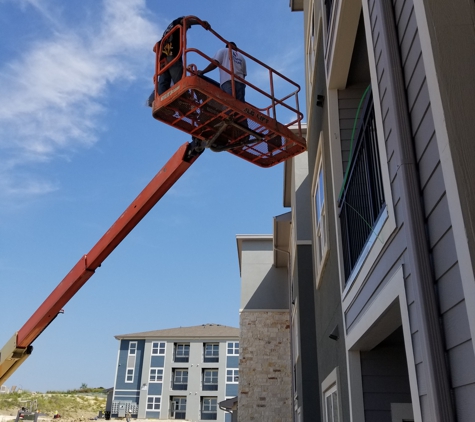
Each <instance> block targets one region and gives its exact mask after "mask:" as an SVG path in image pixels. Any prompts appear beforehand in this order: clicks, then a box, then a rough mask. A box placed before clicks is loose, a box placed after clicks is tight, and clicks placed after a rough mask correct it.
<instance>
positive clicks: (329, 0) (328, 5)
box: [324, 0, 333, 31]
mask: <svg viewBox="0 0 475 422" xmlns="http://www.w3.org/2000/svg"><path fill="white" fill-rule="evenodd" d="M324 4H325V16H326V19H327V31H329V30H330V27H331V16H332V12H333V0H324Z"/></svg>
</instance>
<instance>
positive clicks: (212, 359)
mask: <svg viewBox="0 0 475 422" xmlns="http://www.w3.org/2000/svg"><path fill="white" fill-rule="evenodd" d="M209 346H211V348H212V349H211V355H209V356H208V355H207V352H208V347H209ZM215 347H217V349H216V350H215ZM203 362H213V363H214V362H219V343H203Z"/></svg>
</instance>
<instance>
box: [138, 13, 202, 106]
mask: <svg viewBox="0 0 475 422" xmlns="http://www.w3.org/2000/svg"><path fill="white" fill-rule="evenodd" d="M184 19H185V16H182V17H180V18H177V19H175V20H174V21H173V22H172V23H170V25H168V26H167V29H165V32H164V33H163V35H162V39H161V40H160V42H159V48H160V49H161V54H160V60H164V61H165V63H170V62H171V61H172V60H173V59H174V58H175V57H177V55H178V53H179V51H180V32H181V31H176V30H175V31H174V32H173V33H172V34H171V35H170V36H169V37H168V38H167V39H166V42H165V43H164V45H162V40H163V39H164V38H165V36H166V35H167V34H169V33H170V32H171V31H172V30H173V28H175V27H176V26H177V25H179V26H181V27H182V28H183V20H184ZM198 24H200V21H198V20H197V19H196V18H193V17H190V18H187V19H186V28H184V29H185V31H188V29H190V28H191V27H192V26H193V25H198ZM202 24H203V27H204V28H205V29H206V30H208V29H210V28H211V25H210V24H209V23H208V22H206V21H203V22H202ZM182 76H183V61H182V59H181V57H180V58H179V59H178V60H177V61H176V62H175V63H174V64H173V65H172V66H170V68H168V69H167V70H166V71H165V72H163V73H162V74H161V75H160V77H159V78H158V94H159V95H160V94H163V93H164V92H165V91H166V90H167V89H168V88H170V86H171V83H172V82H173V83H174V84H176V83H177V82H178V81H179V80H180V79H181V78H182ZM154 99H155V90H153V92H152V93H151V94H150V96H149V97H148V100H147V105H148V106H149V107H152V104H153V100H154Z"/></svg>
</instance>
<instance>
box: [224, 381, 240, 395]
mask: <svg viewBox="0 0 475 422" xmlns="http://www.w3.org/2000/svg"><path fill="white" fill-rule="evenodd" d="M237 395H238V384H226V397H228V396H233V397H234V396H237Z"/></svg>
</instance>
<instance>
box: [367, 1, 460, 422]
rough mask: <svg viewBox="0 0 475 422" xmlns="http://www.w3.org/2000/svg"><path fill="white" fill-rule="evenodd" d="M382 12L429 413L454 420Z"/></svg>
mask: <svg viewBox="0 0 475 422" xmlns="http://www.w3.org/2000/svg"><path fill="white" fill-rule="evenodd" d="M376 8H377V9H379V10H377V11H376V13H377V14H378V16H380V18H381V27H382V28H384V31H383V37H382V42H383V46H382V48H383V54H384V52H386V54H387V56H388V60H387V62H388V63H394V66H388V68H387V69H386V70H387V78H388V81H389V85H390V87H391V93H392V95H389V103H390V108H391V109H392V110H394V117H395V120H396V124H395V127H394V128H393V129H394V131H395V136H396V138H397V139H398V140H399V142H396V150H397V152H398V154H399V157H400V164H399V167H398V170H397V172H398V175H399V177H400V179H401V198H402V201H401V208H402V213H403V218H404V231H405V234H406V239H407V252H406V254H405V255H404V261H405V262H406V263H407V265H406V266H405V267H404V269H405V274H404V278H407V277H408V276H409V275H410V276H411V278H413V279H414V285H415V290H414V295H415V301H416V304H417V306H418V308H417V310H418V313H419V315H418V316H419V318H420V322H421V326H420V327H418V328H419V332H420V335H421V347H422V356H423V362H422V365H423V368H424V370H425V376H426V379H427V398H428V401H429V406H428V407H427V409H428V411H429V412H430V414H429V415H425V419H427V420H430V421H433V422H453V421H455V417H454V409H453V404H452V400H451V393H450V388H449V385H450V384H449V371H448V368H447V363H446V359H445V349H444V342H443V335H442V327H441V324H440V322H439V311H438V303H437V297H436V293H435V288H434V280H433V270H432V266H431V263H430V262H431V261H430V253H429V246H428V239H427V235H426V232H425V224H424V212H423V205H422V201H421V192H420V184H419V178H418V169H417V163H416V158H415V152H414V145H413V139H412V134H411V129H410V128H411V121H410V118H409V112H408V109H407V101H406V96H405V95H406V93H405V86H404V78H403V73H402V65H401V62H400V51H399V43H398V38H397V31H396V27H395V18H394V14H393V13H394V12H393V4H392V2H390V1H387V0H377V2H376ZM389 94H390V93H389ZM419 397H420V394H419Z"/></svg>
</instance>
